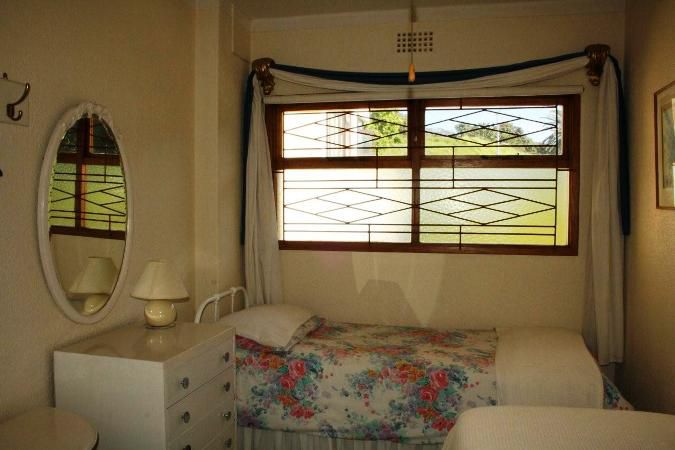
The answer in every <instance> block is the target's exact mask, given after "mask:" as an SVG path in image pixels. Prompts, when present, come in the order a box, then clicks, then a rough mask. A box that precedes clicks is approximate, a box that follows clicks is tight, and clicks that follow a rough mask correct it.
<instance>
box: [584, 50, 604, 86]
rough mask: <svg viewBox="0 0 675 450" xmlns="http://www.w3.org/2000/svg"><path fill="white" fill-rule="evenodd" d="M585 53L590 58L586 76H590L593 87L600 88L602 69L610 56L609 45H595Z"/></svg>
mask: <svg viewBox="0 0 675 450" xmlns="http://www.w3.org/2000/svg"><path fill="white" fill-rule="evenodd" d="M585 51H586V55H587V56H588V64H586V69H587V70H586V75H588V79H589V80H590V82H591V84H592V85H593V86H598V85H599V84H600V77H601V76H602V68H603V67H604V66H605V61H606V60H607V57H608V56H609V45H605V44H593V45H589V46H588V47H586V49H585Z"/></svg>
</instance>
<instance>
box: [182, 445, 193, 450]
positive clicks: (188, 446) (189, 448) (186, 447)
mask: <svg viewBox="0 0 675 450" xmlns="http://www.w3.org/2000/svg"><path fill="white" fill-rule="evenodd" d="M183 450H192V446H191V445H190V444H188V445H186V446H185V447H183Z"/></svg>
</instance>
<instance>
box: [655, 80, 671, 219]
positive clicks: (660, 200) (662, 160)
mask: <svg viewBox="0 0 675 450" xmlns="http://www.w3.org/2000/svg"><path fill="white" fill-rule="evenodd" d="M654 122H655V125H656V206H657V207H658V208H667V209H675V186H674V185H675V81H673V82H672V83H670V84H669V85H667V86H665V87H664V88H662V89H659V90H658V91H656V93H655V94H654Z"/></svg>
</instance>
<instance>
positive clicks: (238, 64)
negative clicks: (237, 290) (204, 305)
mask: <svg viewBox="0 0 675 450" xmlns="http://www.w3.org/2000/svg"><path fill="white" fill-rule="evenodd" d="M196 4H197V8H196V27H195V33H196V35H195V39H196V41H195V146H194V147H195V167H194V177H195V198H194V205H195V206H194V207H195V301H196V304H198V303H199V302H201V301H202V300H204V299H205V298H207V297H209V296H210V295H212V294H214V293H216V292H219V291H222V290H224V289H227V288H229V287H230V286H237V285H241V284H242V283H243V274H242V256H241V245H240V244H239V234H240V228H241V227H240V216H241V167H242V164H241V114H242V105H243V93H244V86H245V81H246V76H247V75H248V71H249V63H248V61H246V60H245V59H244V58H248V35H249V30H248V28H247V27H246V24H245V23H242V22H241V20H240V18H239V17H237V18H236V19H235V20H233V17H232V10H231V8H230V7H229V2H222V1H220V0H199V1H197V2H196ZM235 15H236V14H235ZM233 28H234V29H233ZM233 40H234V41H235V42H234V43H235V45H236V46H237V47H243V49H244V54H243V55H241V56H237V55H235V54H234V53H233V51H232V49H233Z"/></svg>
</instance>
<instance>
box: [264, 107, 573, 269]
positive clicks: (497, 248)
mask: <svg viewBox="0 0 675 450" xmlns="http://www.w3.org/2000/svg"><path fill="white" fill-rule="evenodd" d="M580 103H581V101H580V96H579V95H578V94H573V95H550V96H549V95H546V96H527V97H477V98H462V99H422V100H402V101H398V100H394V101H372V102H370V101H364V102H361V101H357V102H331V103H304V104H289V105H281V104H273V105H266V107H265V115H266V117H265V119H266V125H267V134H268V139H269V146H270V156H271V161H272V172H273V174H275V175H276V174H278V173H280V172H283V171H284V170H287V169H347V168H350V169H357V168H376V167H377V168H411V169H412V170H413V176H412V178H413V183H412V196H413V204H412V208H411V209H412V216H413V219H412V223H411V226H412V235H411V242H410V243H386V242H336V241H286V240H281V239H280V240H279V248H280V249H281V250H326V251H354V252H363V251H365V252H371V251H372V252H405V253H469V254H505V255H554V256H555V255H557V256H576V255H577V254H578V241H579V159H580V113H581V112H580V109H581V108H580ZM519 105H523V106H533V105H535V106H536V105H541V106H547V105H549V106H554V105H562V106H563V130H562V136H563V151H562V154H561V155H558V154H556V155H541V156H520V155H505V156H468V155H462V156H460V155H457V156H454V157H453V156H445V155H425V154H424V150H425V129H424V111H425V108H426V107H433V106H465V107H480V106H486V107H487V106H492V107H494V106H519ZM402 106H403V107H407V110H408V125H407V126H408V152H407V153H408V154H407V156H359V157H324V158H321V157H308V158H284V157H283V113H284V112H286V111H300V110H302V111H310V110H327V109H337V110H341V109H344V110H348V109H356V108H370V109H377V108H391V107H402ZM420 120H421V122H422V123H421V124H420V123H419V122H420ZM430 167H441V168H442V167H460V168H479V167H480V168H485V167H488V168H489V167H495V168H496V167H500V168H556V169H563V170H566V171H568V172H569V198H568V209H569V218H568V220H569V222H568V241H567V245H557V246H555V245H506V244H429V243H426V244H425V243H420V242H419V226H420V224H419V209H418V207H417V206H418V205H419V192H420V191H419V178H420V177H419V173H420V170H421V169H423V168H430ZM416 175H417V176H416ZM274 190H275V196H276V195H277V192H278V191H277V176H275V177H274ZM279 207H281V208H283V205H280V206H279Z"/></svg>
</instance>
